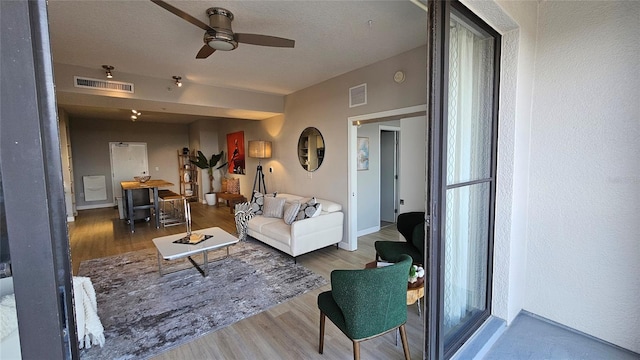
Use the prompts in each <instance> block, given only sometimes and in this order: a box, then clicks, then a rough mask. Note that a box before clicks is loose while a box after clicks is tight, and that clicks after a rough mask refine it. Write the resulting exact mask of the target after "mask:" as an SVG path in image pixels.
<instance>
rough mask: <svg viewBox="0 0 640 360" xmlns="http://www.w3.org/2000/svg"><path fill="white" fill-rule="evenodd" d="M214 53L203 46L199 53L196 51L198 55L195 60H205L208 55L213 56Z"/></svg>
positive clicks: (205, 45) (206, 46)
mask: <svg viewBox="0 0 640 360" xmlns="http://www.w3.org/2000/svg"><path fill="white" fill-rule="evenodd" d="M215 51H216V49H214V48H212V47H211V46H209V45H207V44H204V45H203V46H202V47H201V48H200V51H198V55H196V59H206V58H208V57H209V55H211V54H213V53H214V52H215Z"/></svg>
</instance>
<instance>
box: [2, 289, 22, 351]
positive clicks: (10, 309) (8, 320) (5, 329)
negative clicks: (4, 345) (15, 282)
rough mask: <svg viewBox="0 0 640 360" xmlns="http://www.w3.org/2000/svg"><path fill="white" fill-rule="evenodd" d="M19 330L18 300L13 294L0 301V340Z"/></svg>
mask: <svg viewBox="0 0 640 360" xmlns="http://www.w3.org/2000/svg"><path fill="white" fill-rule="evenodd" d="M17 329H18V315H17V313H16V298H15V297H14V296H13V294H9V295H5V296H3V297H2V300H1V301H0V340H2V339H4V338H5V337H7V336H9V335H10V334H11V333H12V332H14V331H15V330H17Z"/></svg>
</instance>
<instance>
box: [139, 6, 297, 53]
mask: <svg viewBox="0 0 640 360" xmlns="http://www.w3.org/2000/svg"><path fill="white" fill-rule="evenodd" d="M151 1H152V2H153V3H155V4H156V5H159V6H160V7H162V8H163V9H165V10H167V11H169V12H171V13H173V14H175V15H177V16H179V17H180V18H182V19H184V20H186V21H188V22H190V23H192V24H193V25H195V26H197V27H199V28H201V29H202V30H204V31H205V33H204V46H202V48H200V51H198V54H197V55H196V59H206V58H207V57H209V55H211V54H213V53H214V52H215V51H216V50H221V51H231V50H233V49H235V48H237V47H238V43H244V44H251V45H261V46H273V47H285V48H292V47H294V45H295V41H294V40H290V39H285V38H280V37H275V36H268V35H259V34H239V33H234V32H233V30H231V21H233V14H232V13H231V11H229V10H227V9H223V8H219V7H212V8H209V9H207V15H208V16H209V23H210V24H211V25H207V24H205V23H203V22H202V21H200V20H198V19H196V18H194V17H193V16H191V15H189V14H187V13H186V12H184V11H182V10H180V9H178V8H176V7H174V6H172V5H169V4H167V3H166V2H164V1H162V0H151Z"/></svg>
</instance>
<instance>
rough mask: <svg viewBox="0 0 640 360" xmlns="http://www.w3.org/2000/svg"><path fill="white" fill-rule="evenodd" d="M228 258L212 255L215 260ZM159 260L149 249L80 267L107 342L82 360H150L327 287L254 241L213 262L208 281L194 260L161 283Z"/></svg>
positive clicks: (180, 263) (177, 265) (175, 264)
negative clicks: (91, 288) (93, 295)
mask: <svg viewBox="0 0 640 360" xmlns="http://www.w3.org/2000/svg"><path fill="white" fill-rule="evenodd" d="M224 255H226V251H224V250H219V251H215V252H210V253H209V259H215V258H218V257H222V256H224ZM157 259H158V258H157V255H156V251H155V249H149V250H142V251H135V252H130V253H126V254H122V255H117V256H111V257H106V258H101V259H95V260H89V261H84V262H82V263H81V264H80V271H79V275H80V276H88V277H90V278H91V280H92V282H93V285H94V288H95V290H96V296H97V302H98V315H99V316H100V320H101V321H102V325H103V326H104V329H105V337H106V342H105V345H104V347H103V348H100V347H96V346H94V347H92V348H90V349H83V350H81V351H80V357H81V358H82V359H145V358H148V357H151V356H153V355H156V354H158V353H160V352H163V351H166V350H168V349H170V348H173V347H175V346H178V345H180V344H183V343H185V342H188V341H191V340H194V339H195V338H197V337H199V336H202V335H204V334H206V333H209V332H211V331H215V330H218V329H220V328H223V327H225V326H227V325H230V324H233V323H234V322H236V321H239V320H242V319H244V318H247V317H249V316H251V315H254V314H257V313H259V312H262V311H264V310H266V309H268V308H270V307H272V306H275V305H277V304H280V303H282V302H284V301H287V300H289V299H291V298H293V297H296V296H298V295H302V294H304V293H306V292H307V291H310V290H313V289H315V288H318V287H320V286H322V285H325V284H326V283H327V281H326V280H325V279H324V278H323V277H321V276H319V275H316V274H314V273H313V272H311V271H310V270H309V269H307V268H305V267H303V266H301V265H299V264H294V262H293V259H292V258H291V257H289V256H287V255H284V254H282V253H279V252H277V251H276V250H274V249H271V248H269V247H268V246H266V245H264V244H262V243H259V242H257V241H255V240H252V239H251V240H247V241H241V242H239V243H238V244H236V245H234V246H232V247H231V248H230V256H229V257H228V258H226V259H224V260H219V261H215V262H210V263H209V276H208V277H206V278H205V277H202V275H201V274H200V273H199V272H198V271H197V270H196V269H195V268H193V267H192V266H191V264H190V263H189V262H188V260H177V261H171V262H168V261H164V262H163V271H174V270H176V269H184V270H181V271H178V272H175V273H172V274H168V275H165V276H163V277H160V275H159V274H158V260H157ZM194 259H195V260H196V261H198V262H201V261H202V259H201V257H195V258H194ZM165 265H167V266H166V267H165Z"/></svg>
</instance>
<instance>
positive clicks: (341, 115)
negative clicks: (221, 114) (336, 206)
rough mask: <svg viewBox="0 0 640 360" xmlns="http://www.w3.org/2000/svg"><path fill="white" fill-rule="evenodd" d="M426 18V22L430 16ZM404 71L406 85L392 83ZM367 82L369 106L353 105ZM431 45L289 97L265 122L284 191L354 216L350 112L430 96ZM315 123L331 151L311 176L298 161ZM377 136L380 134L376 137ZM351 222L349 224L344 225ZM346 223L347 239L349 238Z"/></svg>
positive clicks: (365, 111)
mask: <svg viewBox="0 0 640 360" xmlns="http://www.w3.org/2000/svg"><path fill="white" fill-rule="evenodd" d="M425 21H426V20H425ZM400 69H402V70H404V71H405V73H406V76H407V79H406V80H405V82H403V83H402V84H396V83H395V82H394V81H393V74H394V73H395V72H396V71H397V70H400ZM362 83H367V91H368V99H367V100H368V102H367V105H363V106H358V107H355V108H349V88H350V87H352V86H356V85H359V84H362ZM426 96H427V95H426V47H420V48H417V49H414V50H411V51H408V52H406V53H403V54H400V55H398V56H395V57H392V58H390V59H387V60H383V61H380V62H377V63H375V64H372V65H370V66H367V67H364V68H361V69H357V70H354V71H352V72H349V73H346V74H343V75H341V76H338V77H336V78H333V79H330V80H327V81H325V82H322V83H320V84H316V85H314V86H311V87H309V88H307V89H303V90H300V91H298V92H295V93H293V94H291V95H288V96H287V97H286V99H285V114H284V116H282V117H276V118H274V119H269V120H267V123H265V121H262V123H265V126H266V127H268V129H267V131H268V133H269V134H270V135H271V136H273V138H274V141H275V143H274V147H275V148H274V152H276V156H277V157H275V159H273V161H274V162H277V163H279V167H281V168H282V171H281V172H279V173H278V174H274V175H275V176H277V181H278V183H279V188H280V189H281V190H282V191H285V192H289V193H294V194H300V195H304V196H312V195H314V196H318V197H321V198H326V199H329V200H333V201H335V202H338V203H340V204H342V206H343V210H344V212H345V222H346V219H347V218H348V216H349V211H350V209H349V207H348V204H349V196H348V195H349V194H348V184H347V181H348V179H347V173H348V163H347V161H348V156H350V154H348V152H347V147H348V125H347V118H349V117H351V116H357V115H363V114H372V113H376V112H381V111H386V110H392V109H398V108H404V107H409V106H416V105H421V104H424V103H425V99H426ZM307 126H314V127H316V128H318V130H320V132H322V135H323V136H324V140H325V145H326V150H325V158H324V161H323V163H322V166H321V167H320V168H319V169H318V170H317V171H315V172H313V173H312V174H311V175H309V173H307V172H306V171H304V170H303V169H302V167H300V166H299V164H298V159H297V151H296V148H297V144H298V137H299V136H300V133H301V132H302V130H304V128H306V127H307ZM376 137H377V135H376ZM345 224H346V223H345ZM347 230H348V229H347V226H345V229H344V231H345V233H344V237H343V240H346V239H347Z"/></svg>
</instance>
